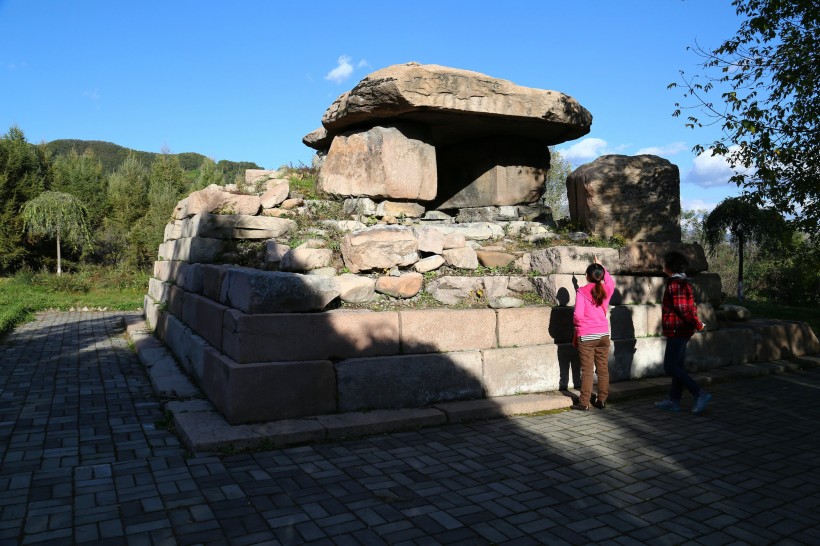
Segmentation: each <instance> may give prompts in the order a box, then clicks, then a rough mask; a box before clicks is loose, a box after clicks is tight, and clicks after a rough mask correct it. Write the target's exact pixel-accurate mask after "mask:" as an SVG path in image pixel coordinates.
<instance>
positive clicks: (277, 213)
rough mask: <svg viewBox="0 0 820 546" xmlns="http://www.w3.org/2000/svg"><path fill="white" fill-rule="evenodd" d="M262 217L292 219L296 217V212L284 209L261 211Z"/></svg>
mask: <svg viewBox="0 0 820 546" xmlns="http://www.w3.org/2000/svg"><path fill="white" fill-rule="evenodd" d="M262 216H269V217H271V218H293V217H294V216H296V212H295V211H293V210H286V209H284V208H278V209H262Z"/></svg>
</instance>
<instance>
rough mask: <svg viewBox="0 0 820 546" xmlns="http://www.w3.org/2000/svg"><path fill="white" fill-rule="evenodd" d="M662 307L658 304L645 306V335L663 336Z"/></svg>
mask: <svg viewBox="0 0 820 546" xmlns="http://www.w3.org/2000/svg"><path fill="white" fill-rule="evenodd" d="M662 316H663V306H661V305H660V304H654V305H653V304H649V305H647V306H646V335H648V336H660V335H663V321H662Z"/></svg>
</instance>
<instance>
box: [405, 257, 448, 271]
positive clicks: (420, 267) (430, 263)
mask: <svg viewBox="0 0 820 546" xmlns="http://www.w3.org/2000/svg"><path fill="white" fill-rule="evenodd" d="M444 263H445V262H444V258H442V257H441V256H439V255H438V254H436V255H434V256H429V257H427V258H423V259H421V260H419V261H417V262H416V263H414V264H413V269H415V270H416V271H418V272H419V273H427V272H428V271H435V270H436V269H438V268H439V267H441V266H443V265H444Z"/></svg>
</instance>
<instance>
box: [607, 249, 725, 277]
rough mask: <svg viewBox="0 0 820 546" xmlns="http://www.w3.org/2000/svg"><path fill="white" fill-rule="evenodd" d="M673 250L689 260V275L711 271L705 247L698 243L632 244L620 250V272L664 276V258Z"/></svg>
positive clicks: (687, 272) (687, 270)
mask: <svg viewBox="0 0 820 546" xmlns="http://www.w3.org/2000/svg"><path fill="white" fill-rule="evenodd" d="M673 250H675V251H678V252H681V253H682V254H683V255H684V256H686V258H687V260H689V267H687V268H686V274H687V275H694V274H696V273H701V272H703V271H707V270H708V269H709V264H708V263H707V262H706V254H705V253H704V252H703V247H702V246H700V245H699V244H697V243H673V242H666V243H650V242H641V243H630V244H628V245H626V246H624V247H621V249H620V264H619V266H620V267H619V270H620V272H621V273H623V274H632V275H636V274H638V275H641V274H644V275H645V274H654V275H663V258H664V256H665V255H666V254H667V253H668V252H672V251H673Z"/></svg>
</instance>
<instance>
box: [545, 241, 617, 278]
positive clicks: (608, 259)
mask: <svg viewBox="0 0 820 546" xmlns="http://www.w3.org/2000/svg"><path fill="white" fill-rule="evenodd" d="M595 256H598V259H599V260H600V262H601V264H602V265H603V266H604V267H605V268H606V269H607V270H608V271H609V273H610V274H611V275H616V274H617V273H618V272H619V270H620V264H619V258H618V250H617V249H615V248H600V247H586V246H554V247H550V248H542V249H539V250H534V251H533V252H531V253H530V270H531V271H535V272H537V273H538V274H540V275H553V274H556V273H558V274H575V275H576V276H577V277H578V282H580V283H581V286H583V285H584V284H586V271H587V267H589V265H590V264H591V263H592V260H593V258H594V257H595Z"/></svg>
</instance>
